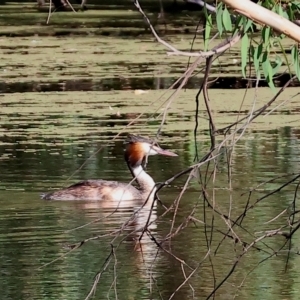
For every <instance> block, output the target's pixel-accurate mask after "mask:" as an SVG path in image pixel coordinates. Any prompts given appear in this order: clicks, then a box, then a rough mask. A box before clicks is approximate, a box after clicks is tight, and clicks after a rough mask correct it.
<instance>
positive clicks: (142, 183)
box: [42, 135, 177, 201]
mask: <svg viewBox="0 0 300 300" xmlns="http://www.w3.org/2000/svg"><path fill="white" fill-rule="evenodd" d="M156 154H160V155H165V156H177V154H175V153H173V152H171V151H168V150H164V149H162V148H161V147H160V146H159V145H158V144H157V143H155V142H154V141H152V140H149V139H146V138H144V137H141V136H137V135H129V137H128V139H127V141H126V149H125V161H126V163H127V166H128V168H129V170H130V172H131V174H132V176H133V178H134V180H135V181H136V182H137V184H138V188H135V187H134V186H132V185H131V183H121V182H117V181H106V180H101V179H99V180H85V181H81V182H78V183H75V184H73V185H71V186H69V187H67V188H65V189H61V190H58V191H54V192H50V193H47V194H44V195H42V199H45V200H92V201H94V200H110V201H126V200H138V199H140V200H146V199H148V200H150V201H151V200H153V198H154V195H155V191H156V188H155V182H154V180H153V179H152V177H151V176H150V175H149V174H147V173H146V172H145V170H144V168H143V163H144V162H147V158H148V156H151V155H156Z"/></svg>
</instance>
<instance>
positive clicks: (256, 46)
mask: <svg viewBox="0 0 300 300" xmlns="http://www.w3.org/2000/svg"><path fill="white" fill-rule="evenodd" d="M258 4H259V5H262V6H264V7H265V8H267V9H269V10H271V11H273V12H275V13H277V14H278V15H280V16H282V17H284V18H286V19H288V20H290V21H294V20H296V15H297V13H299V12H300V2H299V1H290V2H288V3H284V2H282V1H278V0H265V1H259V2H258ZM206 15H207V14H206ZM207 16H209V15H207ZM215 21H216V27H217V30H218V32H219V35H220V36H222V35H226V36H228V35H232V36H234V35H236V34H237V33H238V32H241V34H242V42H241V68H242V74H243V77H245V78H246V77H253V75H252V73H253V71H254V72H255V75H256V78H257V79H261V78H262V77H263V78H265V80H266V81H267V82H268V84H269V86H270V87H271V88H272V89H273V90H274V89H275V88H274V83H273V78H274V75H275V74H276V73H277V72H278V70H279V68H280V67H281V66H282V65H286V66H287V70H288V72H289V73H290V74H291V73H293V72H294V73H295V74H296V76H297V77H298V79H299V80H300V67H299V54H298V45H297V43H295V44H294V45H293V46H292V48H291V49H284V47H283V45H282V40H283V39H284V38H285V37H286V36H285V35H284V34H279V33H278V32H276V31H275V30H273V29H272V28H270V27H269V26H259V25H257V24H254V22H253V21H252V20H251V19H249V18H247V17H245V16H236V15H234V14H233V13H232V12H231V11H230V10H229V8H228V7H227V6H226V5H225V4H224V3H222V2H219V3H218V6H217V10H216V18H215ZM211 24H212V20H211V17H210V18H209V19H208V18H207V22H206V26H205V34H204V36H205V45H206V47H205V48H207V44H208V40H209V36H210V33H211V30H212V28H211V27H212V25H211ZM289 54H291V55H289ZM253 67H254V68H253ZM253 69H254V70H253Z"/></svg>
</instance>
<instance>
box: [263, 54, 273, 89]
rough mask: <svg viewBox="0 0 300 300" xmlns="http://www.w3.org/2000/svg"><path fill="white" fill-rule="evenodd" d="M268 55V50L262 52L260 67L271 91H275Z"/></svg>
mask: <svg viewBox="0 0 300 300" xmlns="http://www.w3.org/2000/svg"><path fill="white" fill-rule="evenodd" d="M269 55H270V53H268V51H265V52H264V54H263V56H262V63H261V65H262V69H263V72H264V76H265V79H266V81H267V83H268V85H269V87H270V88H271V90H272V91H273V93H275V92H276V89H275V86H274V82H273V68H272V65H271V63H270V59H269Z"/></svg>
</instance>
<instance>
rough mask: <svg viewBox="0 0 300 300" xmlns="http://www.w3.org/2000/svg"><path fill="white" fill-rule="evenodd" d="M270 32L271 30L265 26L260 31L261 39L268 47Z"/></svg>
mask: <svg viewBox="0 0 300 300" xmlns="http://www.w3.org/2000/svg"><path fill="white" fill-rule="evenodd" d="M270 32H271V28H270V27H269V26H265V27H264V28H263V30H262V38H263V41H264V44H266V45H268V44H269V42H270Z"/></svg>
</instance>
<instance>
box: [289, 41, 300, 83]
mask: <svg viewBox="0 0 300 300" xmlns="http://www.w3.org/2000/svg"><path fill="white" fill-rule="evenodd" d="M291 54H292V61H293V65H294V68H295V73H296V76H297V77H298V79H299V80H300V66H299V53H298V47H297V45H294V46H293V48H292V53H291Z"/></svg>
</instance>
